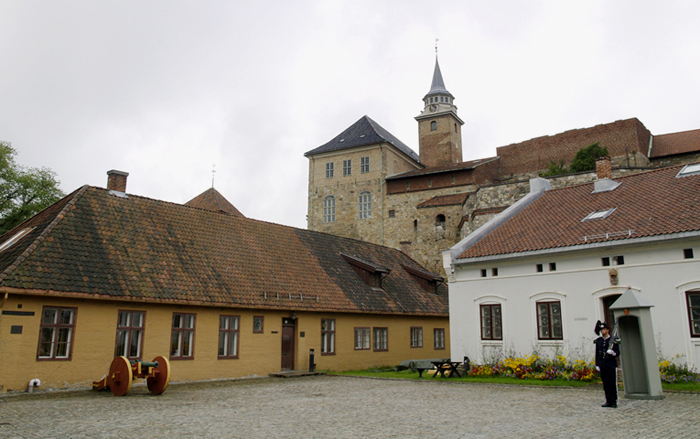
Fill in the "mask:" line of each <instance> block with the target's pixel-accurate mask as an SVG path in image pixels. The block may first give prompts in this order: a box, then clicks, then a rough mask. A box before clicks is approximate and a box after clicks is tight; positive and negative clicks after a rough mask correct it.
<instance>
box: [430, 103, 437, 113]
mask: <svg viewBox="0 0 700 439" xmlns="http://www.w3.org/2000/svg"><path fill="white" fill-rule="evenodd" d="M435 110H437V105H435V104H431V105H430V111H433V112H434V111H435Z"/></svg>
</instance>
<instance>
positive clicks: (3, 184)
mask: <svg viewBox="0 0 700 439" xmlns="http://www.w3.org/2000/svg"><path fill="white" fill-rule="evenodd" d="M15 155H17V151H15V149H14V148H13V147H12V144H10V143H9V142H3V141H0V234H2V233H5V232H7V231H8V230H10V229H12V228H13V227H15V226H17V225H18V224H20V223H22V222H23V221H25V220H27V219H29V218H31V217H32V216H33V215H36V214H37V213H39V212H40V211H41V210H43V209H44V208H46V207H48V206H50V205H51V204H53V203H55V202H56V201H58V200H60V199H61V198H62V197H63V196H64V193H63V192H62V191H61V189H59V187H58V185H59V181H58V180H57V179H56V173H55V172H53V171H52V170H51V169H48V168H24V167H23V166H20V165H18V164H17V163H15Z"/></svg>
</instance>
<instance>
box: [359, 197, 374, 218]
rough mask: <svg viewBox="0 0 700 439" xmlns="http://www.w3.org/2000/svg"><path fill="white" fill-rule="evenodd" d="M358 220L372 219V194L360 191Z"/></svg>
mask: <svg viewBox="0 0 700 439" xmlns="http://www.w3.org/2000/svg"><path fill="white" fill-rule="evenodd" d="M358 198H359V218H360V219H367V218H372V193H371V192H370V191H362V192H360V195H359V197H358Z"/></svg>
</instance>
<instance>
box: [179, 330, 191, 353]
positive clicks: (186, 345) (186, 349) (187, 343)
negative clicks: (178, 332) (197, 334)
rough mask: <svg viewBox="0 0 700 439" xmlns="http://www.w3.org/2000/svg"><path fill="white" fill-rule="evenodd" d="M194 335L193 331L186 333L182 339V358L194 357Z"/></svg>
mask: <svg viewBox="0 0 700 439" xmlns="http://www.w3.org/2000/svg"><path fill="white" fill-rule="evenodd" d="M193 336H194V333H193V332H192V331H185V332H184V333H183V337H182V340H183V342H182V356H183V357H191V356H192V337H193Z"/></svg>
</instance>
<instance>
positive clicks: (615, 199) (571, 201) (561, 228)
mask: <svg viewBox="0 0 700 439" xmlns="http://www.w3.org/2000/svg"><path fill="white" fill-rule="evenodd" d="M681 169H683V166H671V167H668V168H660V169H656V170H652V171H647V172H642V173H639V174H632V175H628V176H625V177H619V178H616V179H615V181H616V182H618V183H620V185H619V186H618V187H617V188H615V189H614V190H611V191H608V192H598V193H593V190H594V184H593V183H588V184H582V185H578V186H571V187H566V188H561V189H553V190H549V191H547V192H545V193H544V194H543V195H542V196H540V197H539V198H538V199H537V200H535V201H534V202H533V203H532V204H530V205H528V206H527V207H525V208H524V209H523V210H522V211H520V212H519V213H517V214H516V215H514V216H513V217H512V218H510V219H508V220H507V221H506V222H504V223H503V224H502V225H501V226H500V227H498V228H497V229H495V230H494V231H492V232H491V233H489V234H488V235H486V236H485V237H484V238H482V239H481V240H479V241H477V242H476V243H475V244H474V245H473V246H471V247H470V248H468V249H466V250H465V251H464V252H462V253H461V254H460V255H459V257H458V259H465V258H475V257H483V256H495V255H509V254H517V253H521V252H528V251H537V250H546V249H554V248H563V247H573V246H580V245H585V244H590V243H596V242H610V241H617V242H620V243H622V242H624V241H625V240H630V239H635V238H644V237H652V236H658V235H670V234H675V233H682V232H696V231H700V215H698V206H700V175H697V174H696V175H689V176H686V177H680V178H677V177H676V176H677V175H678V173H679V172H680V170H681ZM613 208H614V209H615V210H614V211H613V212H612V213H611V214H610V215H609V216H608V217H607V218H603V219H596V220H588V221H582V220H583V219H584V218H585V217H586V216H587V215H589V214H591V213H593V212H596V211H602V210H607V209H613Z"/></svg>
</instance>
